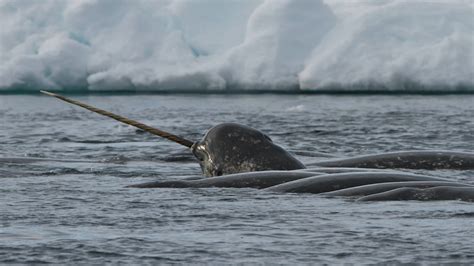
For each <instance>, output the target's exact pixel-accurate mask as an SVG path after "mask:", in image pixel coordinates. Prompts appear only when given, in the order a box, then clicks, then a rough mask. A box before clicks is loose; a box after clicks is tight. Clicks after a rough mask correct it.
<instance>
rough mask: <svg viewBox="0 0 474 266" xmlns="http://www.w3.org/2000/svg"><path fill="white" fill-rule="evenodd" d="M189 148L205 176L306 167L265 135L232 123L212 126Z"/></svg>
mask: <svg viewBox="0 0 474 266" xmlns="http://www.w3.org/2000/svg"><path fill="white" fill-rule="evenodd" d="M192 151H193V153H194V155H195V156H196V158H198V160H199V164H200V165H201V169H202V172H203V173H204V175H206V176H220V175H228V174H235V173H243V172H254V171H265V170H294V169H303V168H306V167H305V166H304V164H303V163H301V162H300V161H298V160H297V159H296V158H295V157H293V156H292V155H291V154H289V153H288V152H287V151H285V150H284V149H283V148H281V147H280V146H278V145H276V144H274V143H273V141H272V140H271V139H270V138H269V137H268V136H267V135H265V134H263V133H262V132H260V131H258V130H256V129H253V128H250V127H247V126H244V125H240V124H235V123H223V124H219V125H217V126H215V127H213V128H211V129H210V130H209V131H208V132H207V133H206V135H205V136H204V138H203V139H202V140H201V141H198V142H196V143H195V144H194V145H193V146H192Z"/></svg>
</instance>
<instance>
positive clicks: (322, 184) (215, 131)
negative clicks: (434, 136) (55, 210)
mask: <svg viewBox="0 0 474 266" xmlns="http://www.w3.org/2000/svg"><path fill="white" fill-rule="evenodd" d="M41 92H42V93H44V94H46V95H49V96H53V97H56V98H58V99H61V100H63V101H66V102H69V103H71V104H74V105H77V106H80V107H83V108H85V109H87V110H90V111H92V112H95V113H98V114H101V115H104V116H107V117H110V118H113V119H115V120H117V121H120V122H122V123H125V124H128V125H131V126H134V127H137V128H140V129H142V130H144V131H146V132H149V133H152V134H154V135H157V136H160V137H162V138H166V139H168V140H171V141H173V142H175V143H178V144H180V145H183V146H185V147H187V148H189V149H190V150H191V152H192V153H193V154H194V156H195V157H196V158H197V159H198V161H199V164H200V166H201V169H202V172H203V174H204V175H205V176H207V178H201V179H198V180H176V181H158V182H150V183H145V184H138V185H131V186H130V187H141V188H151V187H252V188H259V189H262V188H265V189H266V190H268V191H274V192H303V193H327V192H331V191H337V190H339V189H348V188H352V187H359V186H365V185H370V184H377V183H397V182H399V184H400V186H397V185H396V184H392V185H388V187H390V188H401V187H404V186H403V184H405V183H409V182H425V183H424V184H428V185H426V186H425V187H430V188H431V187H436V186H437V184H439V185H443V184H444V185H446V184H452V183H453V182H452V181H451V180H446V179H439V178H436V177H431V176H423V175H413V174H408V173H400V172H386V171H385V172H384V171H376V170H375V171H374V169H373V168H411V169H419V168H421V169H439V168H443V169H474V154H471V153H460V152H450V151H433V152H430V151H410V152H399V153H387V154H379V155H369V156H365V157H355V158H349V159H344V160H331V161H323V162H317V163H314V164H313V165H314V166H316V168H313V169H306V166H305V165H304V164H303V163H302V162H301V161H299V160H298V159H296V158H295V157H294V156H293V155H292V154H291V153H289V152H287V151H286V150H285V149H283V148H282V147H280V146H278V145H277V144H275V143H273V141H272V140H271V138H270V137H269V136H267V135H266V134H264V133H262V132H261V131H259V130H257V129H254V128H251V127H248V126H245V125H241V124H237V123H222V124H219V125H217V126H214V127H212V128H211V129H209V130H208V131H207V133H206V134H205V135H204V137H203V138H202V139H201V140H200V141H190V140H188V139H185V138H183V137H180V136H177V135H174V134H171V133H169V132H166V131H163V130H160V129H156V128H154V127H151V126H148V125H145V124H143V123H140V122H137V121H134V120H132V119H128V118H125V117H123V116H120V115H117V114H113V113H110V112H108V111H105V110H102V109H99V108H96V107H93V106H90V105H87V104H85V103H82V102H79V101H76V100H73V99H70V98H67V97H64V96H62V95H59V94H55V93H51V92H47V91H41ZM349 167H357V168H358V169H360V168H361V167H362V168H363V167H367V168H370V169H367V170H366V171H364V169H360V170H362V171H355V170H351V168H349ZM328 168H329V169H336V170H335V171H334V170H332V171H330V170H325V169H328ZM345 169H347V170H345ZM290 170H291V171H290ZM430 182H432V186H430V185H429V183H430ZM443 182H444V183H443ZM464 185H465V184H461V183H456V184H452V187H456V186H464ZM465 186H468V185H465ZM448 190H449V188H448ZM463 191H464V194H469V191H470V190H469V189H467V190H463ZM466 191H467V192H466ZM451 194H453V195H454V193H451ZM451 194H450V193H444V194H443V195H451ZM472 195H473V198H474V190H473V192H472ZM382 197H383V195H382ZM465 198H468V197H465Z"/></svg>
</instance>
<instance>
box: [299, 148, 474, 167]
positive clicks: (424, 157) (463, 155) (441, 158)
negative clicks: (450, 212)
mask: <svg viewBox="0 0 474 266" xmlns="http://www.w3.org/2000/svg"><path fill="white" fill-rule="evenodd" d="M308 165H310V166H324V167H365V168H406V169H429V170H432V169H459V170H467V169H474V154H473V153H467V152H451V151H401V152H392V153H383V154H375V155H366V156H358V157H353V158H348V159H341V160H331V161H323V162H316V163H312V164H308Z"/></svg>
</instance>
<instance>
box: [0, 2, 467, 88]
mask: <svg viewBox="0 0 474 266" xmlns="http://www.w3.org/2000/svg"><path fill="white" fill-rule="evenodd" d="M0 27H1V31H0V92H2V91H3V92H5V91H37V90H38V89H49V90H56V91H85V92H87V91H171V92H177V91H191V92H192V91H232V90H236V91H240V90H244V91H266V90H269V91H295V92H301V91H305V92H314V91H316V92H317V91H329V92H330V91H341V90H342V91H374V90H376V91H411V90H417V91H420V90H421V91H472V92H474V1H471V0H353V1H347V0H326V1H321V0H226V1H222V0H69V1H63V0H43V1H37V0H22V1H15V0H0Z"/></svg>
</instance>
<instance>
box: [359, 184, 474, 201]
mask: <svg viewBox="0 0 474 266" xmlns="http://www.w3.org/2000/svg"><path fill="white" fill-rule="evenodd" d="M357 200H358V201H387V200H420V201H428V200H462V201H469V202H474V187H452V186H442V187H433V188H425V189H419V188H406V187H404V188H397V189H393V190H390V191H386V192H382V193H377V194H372V195H368V196H365V197H361V198H359V199H357Z"/></svg>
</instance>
